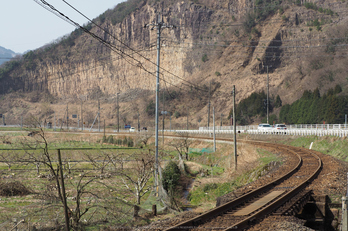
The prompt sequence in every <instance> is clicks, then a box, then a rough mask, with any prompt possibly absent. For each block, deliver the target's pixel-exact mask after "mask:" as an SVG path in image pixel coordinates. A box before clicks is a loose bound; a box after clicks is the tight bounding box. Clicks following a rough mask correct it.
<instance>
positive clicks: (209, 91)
mask: <svg viewBox="0 0 348 231" xmlns="http://www.w3.org/2000/svg"><path fill="white" fill-rule="evenodd" d="M210 90H211V81H210V83H209V98H208V130H209V122H210Z"/></svg>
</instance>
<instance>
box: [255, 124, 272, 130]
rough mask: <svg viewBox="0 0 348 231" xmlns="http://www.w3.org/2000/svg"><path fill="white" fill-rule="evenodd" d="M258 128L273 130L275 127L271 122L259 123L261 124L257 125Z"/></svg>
mask: <svg viewBox="0 0 348 231" xmlns="http://www.w3.org/2000/svg"><path fill="white" fill-rule="evenodd" d="M257 129H258V130H265V131H267V130H272V129H273V127H272V126H271V125H269V124H259V126H258V127H257Z"/></svg>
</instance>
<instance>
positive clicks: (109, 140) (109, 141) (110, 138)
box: [107, 135, 114, 144]
mask: <svg viewBox="0 0 348 231" xmlns="http://www.w3.org/2000/svg"><path fill="white" fill-rule="evenodd" d="M107 142H108V143H109V144H113V143H114V137H113V136H112V135H110V136H109V137H108V139H107Z"/></svg>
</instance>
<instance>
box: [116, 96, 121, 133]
mask: <svg viewBox="0 0 348 231" xmlns="http://www.w3.org/2000/svg"><path fill="white" fill-rule="evenodd" d="M119 94H120V93H118V92H117V93H116V109H117V132H120V107H119V106H118V95H119Z"/></svg>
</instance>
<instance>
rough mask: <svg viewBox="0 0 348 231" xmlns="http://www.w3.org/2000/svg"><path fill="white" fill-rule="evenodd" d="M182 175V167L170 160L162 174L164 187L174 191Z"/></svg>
mask: <svg viewBox="0 0 348 231" xmlns="http://www.w3.org/2000/svg"><path fill="white" fill-rule="evenodd" d="M180 176H181V172H180V169H179V167H178V165H177V164H176V163H175V162H173V161H170V162H169V163H168V164H167V166H166V167H165V168H164V170H163V174H162V184H163V188H164V189H165V190H166V191H167V192H168V191H172V190H173V189H174V188H175V187H176V186H177V185H178V183H179V179H180Z"/></svg>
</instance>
